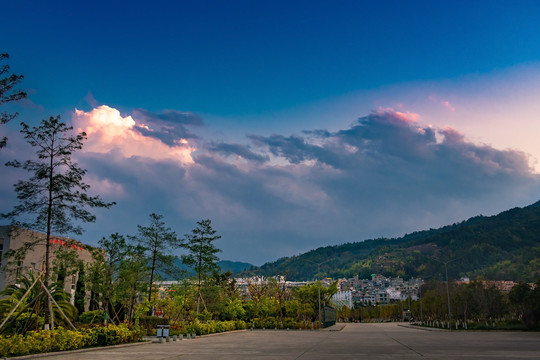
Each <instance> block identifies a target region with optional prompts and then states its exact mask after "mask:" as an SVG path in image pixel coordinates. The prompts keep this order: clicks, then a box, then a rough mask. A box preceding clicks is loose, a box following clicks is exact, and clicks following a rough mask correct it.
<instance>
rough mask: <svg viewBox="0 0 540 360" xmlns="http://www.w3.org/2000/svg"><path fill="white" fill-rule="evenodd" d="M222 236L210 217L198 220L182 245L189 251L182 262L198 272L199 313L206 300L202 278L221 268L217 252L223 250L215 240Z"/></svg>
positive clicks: (183, 256)
mask: <svg viewBox="0 0 540 360" xmlns="http://www.w3.org/2000/svg"><path fill="white" fill-rule="evenodd" d="M220 238H221V236H220V235H216V230H214V229H212V225H211V221H210V220H209V219H207V220H201V221H199V222H197V227H196V228H195V229H193V230H192V233H191V234H186V235H185V241H184V244H183V245H182V246H183V247H185V248H186V249H187V250H188V251H189V254H188V255H182V262H183V263H184V264H185V265H187V266H189V267H191V268H192V269H193V270H195V272H196V273H197V293H198V295H197V296H198V297H197V314H198V313H199V307H200V301H201V300H203V301H204V299H202V295H201V284H202V280H203V278H204V277H205V276H207V275H210V274H212V272H213V271H218V270H219V266H218V265H217V262H218V261H219V258H218V257H217V256H216V254H217V253H218V252H220V251H221V250H220V249H218V248H217V247H216V246H215V245H214V244H213V242H214V241H215V240H217V239H220Z"/></svg>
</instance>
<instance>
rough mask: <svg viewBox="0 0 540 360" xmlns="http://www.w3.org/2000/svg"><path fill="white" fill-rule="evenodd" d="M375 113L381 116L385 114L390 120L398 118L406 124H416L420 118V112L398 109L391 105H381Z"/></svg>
mask: <svg viewBox="0 0 540 360" xmlns="http://www.w3.org/2000/svg"><path fill="white" fill-rule="evenodd" d="M375 113H376V114H377V115H380V116H385V117H387V118H388V119H390V120H397V121H399V122H401V123H403V124H404V125H411V124H414V123H416V122H417V121H418V120H419V119H420V115H419V114H416V113H412V112H408V111H407V112H401V111H396V110H394V109H392V108H389V107H386V108H383V107H379V108H378V109H377V111H375ZM386 115H391V116H386Z"/></svg>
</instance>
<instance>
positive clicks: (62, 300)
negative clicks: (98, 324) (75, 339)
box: [0, 273, 77, 331]
mask: <svg viewBox="0 0 540 360" xmlns="http://www.w3.org/2000/svg"><path fill="white" fill-rule="evenodd" d="M39 276H40V277H41V275H39ZM40 280H41V279H39V280H38V281H37V282H36V275H34V274H33V273H28V274H26V275H25V276H23V277H21V278H19V280H18V285H14V284H12V285H9V286H7V287H6V288H4V290H2V291H1V292H0V296H3V297H5V298H4V299H2V300H0V316H1V317H2V320H3V319H4V318H5V317H6V316H7V315H8V313H9V312H10V311H11V310H12V309H13V307H14V306H16V305H17V303H19V301H20V300H21V299H22V298H23V296H24V294H26V292H27V291H28V290H29V289H30V291H29V294H28V295H27V296H26V298H25V299H24V300H23V301H22V302H21V304H20V305H19V307H18V308H17V310H16V311H15V312H14V313H13V315H12V317H18V316H19V315H20V314H27V315H26V316H25V318H28V319H31V318H32V315H34V316H35V315H37V316H36V318H35V319H36V321H35V325H34V328H36V327H37V325H38V321H37V319H38V316H43V315H44V311H45V307H46V306H47V294H46V293H45V291H43V286H44V285H43V283H42V282H41V281H40ZM47 290H48V291H49V294H51V296H52V298H53V299H54V301H55V302H56V304H58V307H56V306H53V315H54V321H55V324H58V325H67V322H66V321H65V319H64V317H63V316H62V314H61V313H60V310H59V309H58V308H60V309H62V312H63V313H64V314H65V315H66V317H67V318H68V319H70V320H71V321H72V320H73V319H75V318H76V316H77V309H76V308H75V306H73V305H72V304H71V303H70V302H69V300H70V298H69V295H68V294H67V293H66V292H65V291H64V289H63V288H62V284H60V283H53V284H50V285H49V286H48V288H47ZM8 324H9V322H8V323H7V324H6V325H8ZM6 325H5V326H6ZM27 325H29V324H27ZM25 328H31V326H30V325H29V326H25ZM1 330H2V329H0V331H1Z"/></svg>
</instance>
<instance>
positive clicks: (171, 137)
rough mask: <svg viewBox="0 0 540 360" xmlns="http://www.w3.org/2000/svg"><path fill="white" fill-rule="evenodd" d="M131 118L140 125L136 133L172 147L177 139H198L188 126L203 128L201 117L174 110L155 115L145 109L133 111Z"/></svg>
mask: <svg viewBox="0 0 540 360" xmlns="http://www.w3.org/2000/svg"><path fill="white" fill-rule="evenodd" d="M133 117H135V118H136V119H137V120H139V121H138V122H139V123H140V124H141V125H140V126H138V127H136V130H137V131H139V132H140V133H141V134H143V135H144V136H149V137H154V138H156V139H159V140H161V141H163V142H164V143H165V144H168V145H174V144H175V143H176V141H178V139H198V138H199V137H198V136H197V135H195V134H194V133H193V132H191V131H190V130H189V129H188V126H194V127H201V126H204V123H203V121H202V118H201V117H199V116H197V115H195V114H193V113H190V112H181V111H176V110H164V111H162V112H161V113H159V114H156V113H153V112H150V111H148V110H145V109H135V110H133Z"/></svg>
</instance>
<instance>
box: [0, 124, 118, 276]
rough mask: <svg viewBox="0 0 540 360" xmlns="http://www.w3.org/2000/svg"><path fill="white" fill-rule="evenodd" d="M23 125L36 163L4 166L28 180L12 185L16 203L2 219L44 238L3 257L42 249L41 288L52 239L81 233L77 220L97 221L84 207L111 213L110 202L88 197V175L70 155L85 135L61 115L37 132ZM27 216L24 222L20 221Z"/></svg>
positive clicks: (29, 161)
mask: <svg viewBox="0 0 540 360" xmlns="http://www.w3.org/2000/svg"><path fill="white" fill-rule="evenodd" d="M21 126H22V130H21V133H22V134H23V135H24V138H25V139H26V140H27V142H28V143H29V144H30V145H31V146H32V147H34V148H35V150H36V158H35V159H32V160H27V161H25V162H24V163H20V162H19V161H17V160H14V161H10V162H8V163H6V165H7V166H11V167H15V168H22V169H23V170H26V171H28V172H29V173H31V176H30V178H29V179H28V180H19V181H18V182H17V183H16V184H15V185H14V187H15V192H16V193H17V198H18V199H19V204H18V205H16V206H15V207H14V208H13V210H12V211H11V212H10V213H7V214H2V217H4V218H10V219H12V221H14V222H15V221H16V220H17V223H20V224H21V225H22V226H23V227H27V228H31V229H36V230H39V231H42V232H44V233H45V234H46V236H45V239H43V238H37V239H35V240H32V241H29V242H26V243H25V244H24V245H23V246H22V247H21V248H20V249H18V250H17V251H13V252H11V253H10V254H6V255H11V256H13V257H15V258H24V257H25V256H26V253H27V252H28V251H29V250H31V249H33V248H34V247H35V246H36V245H45V277H44V283H45V286H47V285H48V283H49V278H50V257H51V246H50V239H51V234H52V233H56V234H69V233H73V234H81V233H82V228H81V226H80V225H77V224H75V221H82V222H94V221H95V220H96V217H95V216H94V215H93V214H92V213H91V212H90V211H89V210H88V209H87V208H88V207H90V208H100V207H103V208H109V207H111V206H112V205H113V204H114V203H113V202H111V203H107V202H104V201H103V200H102V199H101V198H100V197H99V196H90V195H88V190H89V189H90V185H88V184H86V183H85V182H84V181H83V177H84V175H85V174H86V170H84V169H82V168H81V167H79V165H78V164H77V163H76V162H73V161H72V159H71V155H72V154H73V152H75V151H77V150H80V149H81V148H82V146H83V140H85V139H86V133H84V132H82V133H80V134H77V135H73V134H72V130H73V128H72V127H69V126H67V125H66V124H65V123H63V122H61V121H60V116H57V117H52V116H51V117H50V118H49V119H47V120H43V121H42V122H41V124H40V126H38V127H30V126H28V125H27V124H25V123H24V122H23V123H21ZM25 214H26V215H28V220H25V219H23V218H22V216H23V215H25ZM43 242H45V244H43Z"/></svg>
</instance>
